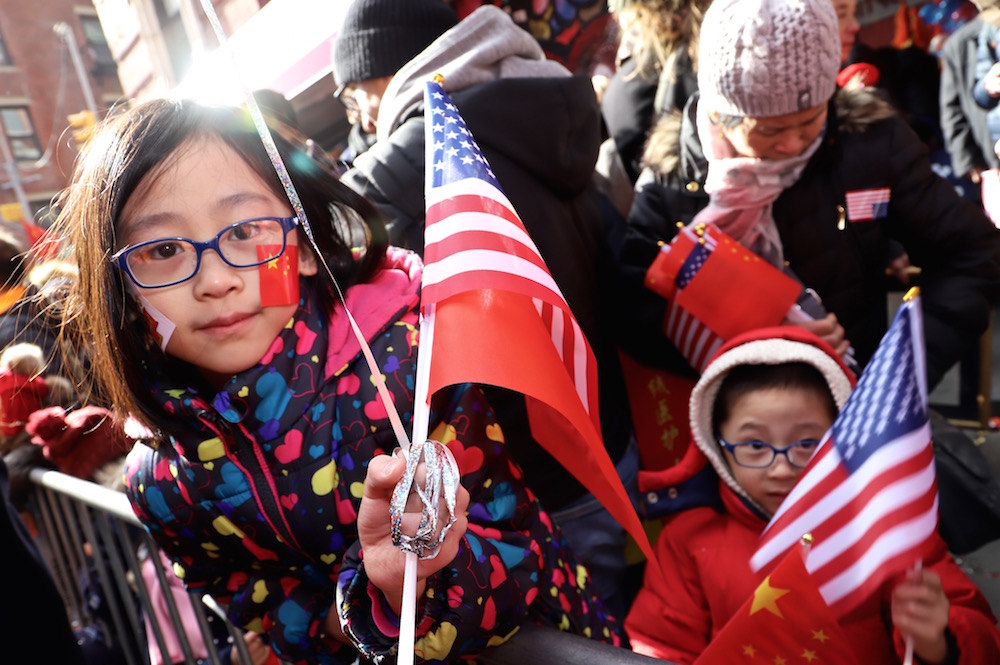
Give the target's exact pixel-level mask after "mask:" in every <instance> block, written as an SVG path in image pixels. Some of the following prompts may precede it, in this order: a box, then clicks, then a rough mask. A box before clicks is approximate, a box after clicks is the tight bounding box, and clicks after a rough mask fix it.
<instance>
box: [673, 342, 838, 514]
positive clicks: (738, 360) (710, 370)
mask: <svg viewBox="0 0 1000 665" xmlns="http://www.w3.org/2000/svg"><path fill="white" fill-rule="evenodd" d="M789 362H804V363H807V364H809V365H811V366H812V367H815V368H816V369H817V370H818V371H819V373H820V374H822V375H823V377H824V378H825V379H826V382H827V385H828V386H829V388H830V393H831V394H832V395H833V400H834V402H835V403H836V405H837V409H838V410H839V409H841V408H843V406H844V403H845V402H846V401H847V397H848V396H849V395H850V394H851V391H852V390H853V389H854V385H855V383H856V379H855V376H854V374H853V373H852V372H851V371H850V370H849V369H848V368H847V366H846V365H845V364H844V361H843V360H841V358H840V356H839V355H837V352H836V351H834V350H833V348H832V347H830V345H829V344H827V343H826V342H824V341H823V340H821V339H820V338H819V337H817V336H816V335H814V334H812V333H810V332H809V331H807V330H805V329H803V328H799V327H796V326H778V327H774V328H761V329H759V330H754V331H750V332H748V333H744V334H742V335H738V336H736V337H734V338H733V339H731V340H730V341H729V342H727V343H726V344H724V345H723V346H722V347H721V348H720V349H719V350H718V351H717V352H716V354H715V356H713V357H712V360H710V361H709V363H708V365H707V366H706V367H705V371H704V373H702V375H701V378H700V379H699V380H698V383H697V384H696V385H695V387H694V390H692V391H691V401H690V418H691V435H692V437H693V438H694V442H695V445H696V446H697V448H698V450H700V451H701V453H702V454H703V455H704V456H705V457H706V458H707V459H708V461H709V463H710V464H711V465H712V467H713V468H714V469H715V472H716V473H717V474H718V476H719V478H720V479H721V480H722V482H724V483H725V484H726V486H728V487H729V488H730V489H731V490H732V491H733V492H734V493H736V494H737V495H738V496H740V497H742V498H743V499H744V500H745V501H747V502H748V503H749V504H750V505H751V506H753V507H754V508H755V509H757V510H759V511H760V512H761V513H762V514H766V512H765V511H764V510H763V509H762V508H761V506H760V505H758V504H757V503H756V502H755V501H753V499H751V498H750V496H749V495H748V494H747V492H746V490H744V489H743V487H742V486H741V485H740V484H739V483H737V482H736V480H735V479H734V478H733V475H732V472H731V471H730V469H729V465H728V464H727V463H726V461H725V460H724V459H723V457H722V453H721V451H720V449H719V444H718V441H717V439H716V435H715V431H714V429H713V427H712V407H713V406H714V404H715V398H716V396H717V395H718V393H719V387H720V386H721V384H722V381H723V379H725V378H726V376H728V375H729V373H730V372H731V371H732V370H733V368H735V367H739V366H741V365H780V364H784V363H789Z"/></svg>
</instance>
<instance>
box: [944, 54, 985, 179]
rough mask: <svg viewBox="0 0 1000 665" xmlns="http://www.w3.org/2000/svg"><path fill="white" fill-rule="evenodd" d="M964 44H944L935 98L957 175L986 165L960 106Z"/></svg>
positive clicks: (962, 92) (962, 93)
mask: <svg viewBox="0 0 1000 665" xmlns="http://www.w3.org/2000/svg"><path fill="white" fill-rule="evenodd" d="M964 48H965V44H963V43H958V42H956V43H953V44H951V43H947V42H946V43H945V48H944V50H943V52H942V57H941V88H940V97H939V99H938V101H939V106H940V114H941V130H942V131H943V132H944V138H945V141H946V142H947V147H948V154H949V155H951V165H952V168H953V169H954V171H955V174H956V175H958V176H964V175H966V174H967V173H969V172H970V171H980V170H983V169H984V168H985V165H984V164H983V163H982V162H983V158H982V151H981V150H980V148H979V144H978V143H977V142H976V137H975V135H974V134H973V132H972V126H971V124H970V123H969V118H968V117H966V115H965V111H964V110H963V109H962V96H963V95H964V94H966V93H965V90H964V87H965V80H964V78H963V76H962V61H963V59H964V56H965V54H964Z"/></svg>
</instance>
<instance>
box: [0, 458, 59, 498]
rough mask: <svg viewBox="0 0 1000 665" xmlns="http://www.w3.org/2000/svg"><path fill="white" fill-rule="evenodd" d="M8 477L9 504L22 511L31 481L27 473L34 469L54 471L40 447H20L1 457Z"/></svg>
mask: <svg viewBox="0 0 1000 665" xmlns="http://www.w3.org/2000/svg"><path fill="white" fill-rule="evenodd" d="M3 461H4V463H5V464H6V465H7V472H8V474H9V475H10V502H11V503H12V504H13V505H14V507H15V508H17V509H18V510H24V506H25V503H26V502H27V500H28V495H29V494H30V492H31V480H30V479H29V478H28V473H29V472H30V471H31V470H32V469H34V468H36V467H43V468H46V469H54V468H55V467H54V466H53V465H52V462H50V461H49V460H47V459H45V455H44V453H43V452H42V448H41V447H40V446H33V445H27V446H21V447H19V448H17V449H16V450H14V451H13V452H10V453H8V454H6V455H4V456H3Z"/></svg>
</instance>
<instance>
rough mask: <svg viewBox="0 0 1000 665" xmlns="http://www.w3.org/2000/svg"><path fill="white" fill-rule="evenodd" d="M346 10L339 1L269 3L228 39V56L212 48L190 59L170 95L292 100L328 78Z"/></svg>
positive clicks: (234, 100) (235, 100) (212, 99)
mask: <svg viewBox="0 0 1000 665" xmlns="http://www.w3.org/2000/svg"><path fill="white" fill-rule="evenodd" d="M350 4H351V3H350V2H349V1H344V0H337V1H333V2H332V1H331V0H271V2H269V3H267V4H266V5H264V7H263V8H262V9H261V10H260V11H259V12H257V13H256V14H254V16H253V17H251V18H250V20H249V21H247V22H246V23H245V24H243V25H242V26H241V27H240V28H239V30H237V31H236V32H235V33H234V34H232V35H229V36H228V41H229V46H230V48H231V50H232V54H233V55H232V56H231V55H230V54H229V53H227V52H226V51H225V49H221V48H216V49H214V50H213V51H211V52H209V53H206V54H205V55H204V56H203V57H201V58H198V59H196V60H195V62H194V63H193V65H192V67H191V73H190V74H189V75H188V76H187V78H185V79H184V81H182V82H181V84H180V85H179V86H178V87H177V89H176V90H175V91H174V93H175V94H176V95H178V96H183V97H197V98H199V99H202V100H204V101H208V102H216V103H238V102H239V101H240V100H242V99H243V96H244V92H243V91H244V86H245V87H246V88H249V89H250V90H256V89H259V88H271V89H274V90H277V91H278V92H281V93H282V94H284V95H285V97H287V98H289V99H292V98H294V97H295V96H296V95H298V94H299V93H300V92H302V91H303V90H305V89H307V88H308V87H309V86H311V85H312V84H313V83H315V82H316V81H317V80H319V79H320V78H322V77H324V76H328V75H330V70H331V66H330V49H331V43H332V41H333V39H334V37H335V36H336V35H337V32H338V31H339V29H340V25H341V23H342V22H343V18H344V14H345V13H346V11H347V8H348V7H349V6H350ZM234 57H235V61H236V67H237V73H234V65H233V58H234Z"/></svg>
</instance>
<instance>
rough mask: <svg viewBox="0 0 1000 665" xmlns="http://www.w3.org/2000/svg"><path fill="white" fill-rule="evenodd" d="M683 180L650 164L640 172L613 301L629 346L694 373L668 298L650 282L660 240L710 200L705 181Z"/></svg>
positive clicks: (665, 365)
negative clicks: (674, 331) (679, 343)
mask: <svg viewBox="0 0 1000 665" xmlns="http://www.w3.org/2000/svg"><path fill="white" fill-rule="evenodd" d="M679 183H680V181H679V179H677V178H676V177H675V176H673V175H669V176H667V175H663V174H658V173H655V172H654V171H653V169H650V168H648V167H647V168H645V169H643V171H642V173H641V174H640V175H639V180H638V181H636V186H635V200H634V202H633V203H632V210H631V212H630V213H629V216H628V224H627V226H626V229H625V237H624V239H623V241H622V243H621V248H620V249H619V251H618V256H617V266H618V274H617V277H616V279H617V291H618V295H619V297H618V298H617V299H616V301H615V302H614V303H613V304H612V306H613V307H615V310H614V317H615V319H616V320H617V321H619V322H620V326H619V340H618V341H619V345H620V346H621V348H622V349H623V350H625V351H626V352H627V353H628V354H629V355H630V356H632V357H633V358H634V359H636V360H638V361H639V362H641V363H643V364H645V365H648V366H650V367H656V368H659V369H665V370H669V371H672V372H676V373H679V374H682V375H690V374H691V372H692V371H693V370H692V369H691V368H690V366H689V365H688V363H687V361H686V360H685V359H684V356H682V355H681V354H680V352H679V351H678V350H677V348H676V347H675V346H674V345H673V344H672V343H671V342H670V341H669V340H668V339H667V337H666V335H665V334H664V332H663V319H664V314H665V313H666V307H667V302H666V300H664V299H663V297H662V296H660V295H658V294H657V293H654V292H653V291H652V290H650V289H649V288H647V287H646V286H645V282H644V280H645V276H646V271H647V270H648V269H649V266H650V265H652V263H653V261H654V259H656V256H657V254H658V253H659V251H660V244H661V243H665V242H670V240H672V239H673V238H674V236H676V235H677V222H684V223H685V224H687V223H688V222H690V221H691V219H693V217H694V215H695V214H696V213H697V211H698V210H700V209H701V208H703V207H704V206H705V205H707V203H708V196H707V195H706V194H705V193H704V191H703V190H702V189H701V188H700V185H699V187H698V188H697V190H695V191H691V190H689V189H685V188H684V187H681V186H680V184H679ZM692 189H693V188H692Z"/></svg>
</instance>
